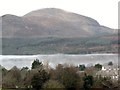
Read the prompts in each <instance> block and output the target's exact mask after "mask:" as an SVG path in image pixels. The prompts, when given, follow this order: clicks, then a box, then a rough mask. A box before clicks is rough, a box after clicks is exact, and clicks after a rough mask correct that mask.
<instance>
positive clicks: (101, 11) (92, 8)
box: [0, 0, 119, 28]
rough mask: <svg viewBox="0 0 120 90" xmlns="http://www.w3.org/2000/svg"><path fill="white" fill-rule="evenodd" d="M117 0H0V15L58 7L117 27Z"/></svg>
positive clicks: (20, 14)
mask: <svg viewBox="0 0 120 90" xmlns="http://www.w3.org/2000/svg"><path fill="white" fill-rule="evenodd" d="M118 1H119V0H0V16H2V15H4V14H14V15H17V16H23V15H25V14H27V13H28V12H30V11H33V10H37V9H41V8H60V9H63V10H66V11H70V12H74V13H78V14H81V15H85V16H88V17H91V18H93V19H96V20H97V21H98V22H99V23H100V24H101V25H104V26H108V27H110V28H118Z"/></svg>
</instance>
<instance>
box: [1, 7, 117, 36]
mask: <svg viewBox="0 0 120 90" xmlns="http://www.w3.org/2000/svg"><path fill="white" fill-rule="evenodd" d="M2 24H3V31H2V32H3V36H2V37H8V38H13V37H15V38H17V37H24V38H30V37H66V38H71V37H72V38H76V37H90V36H96V35H105V34H113V33H114V31H115V30H113V29H110V28H107V27H103V26H100V25H99V23H98V22H97V21H96V20H94V19H92V18H89V17H85V16H82V15H78V14H75V13H71V12H66V11H63V10H60V9H55V8H47V9H41V10H37V11H33V12H30V13H28V14H26V15H25V16H23V17H18V16H14V15H4V16H2Z"/></svg>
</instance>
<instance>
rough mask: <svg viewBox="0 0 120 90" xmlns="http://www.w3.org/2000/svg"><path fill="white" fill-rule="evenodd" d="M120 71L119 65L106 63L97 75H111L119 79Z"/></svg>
mask: <svg viewBox="0 0 120 90" xmlns="http://www.w3.org/2000/svg"><path fill="white" fill-rule="evenodd" d="M118 71H119V68H118V66H117V65H111V66H110V65H106V66H103V67H102V69H101V70H100V71H98V72H97V73H96V75H97V76H102V77H110V78H111V79H113V80H118V77H119V74H118Z"/></svg>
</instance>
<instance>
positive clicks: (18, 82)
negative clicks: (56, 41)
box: [2, 59, 119, 90]
mask: <svg viewBox="0 0 120 90" xmlns="http://www.w3.org/2000/svg"><path fill="white" fill-rule="evenodd" d="M101 68H102V65H100V64H96V65H95V66H91V67H86V66H85V65H79V66H77V67H75V66H71V65H67V64H64V65H62V64H59V65H57V66H56V68H50V67H49V64H48V63H46V65H43V64H42V62H39V60H37V59H36V60H34V62H33V63H32V66H31V69H29V68H28V67H23V68H22V69H18V68H17V67H16V66H14V67H13V68H11V69H10V70H7V69H5V68H2V76H3V77H2V87H3V90H6V89H11V88H14V89H15V88H17V89H18V88H19V89H21V90H23V89H26V90H46V89H51V90H52V89H58V88H60V89H62V90H69V89H74V90H81V89H83V90H89V89H90V88H106V89H108V90H109V89H110V88H114V89H118V88H119V85H118V82H113V81H112V79H111V78H109V77H105V78H103V77H102V76H96V75H95V74H96V72H98V71H99V70H101Z"/></svg>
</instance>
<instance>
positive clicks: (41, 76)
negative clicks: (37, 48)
mask: <svg viewBox="0 0 120 90" xmlns="http://www.w3.org/2000/svg"><path fill="white" fill-rule="evenodd" d="M48 79H49V74H48V73H47V72H46V71H45V70H41V71H39V72H38V73H36V74H34V75H33V77H32V80H31V85H32V86H33V88H34V89H35V90H39V89H41V87H42V85H43V83H45V82H46V81H47V80H48Z"/></svg>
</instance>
